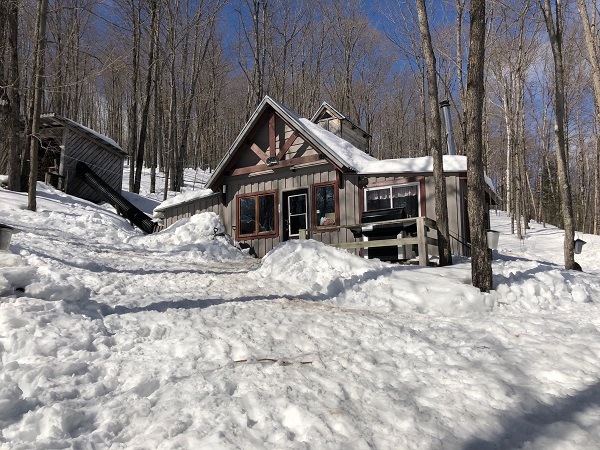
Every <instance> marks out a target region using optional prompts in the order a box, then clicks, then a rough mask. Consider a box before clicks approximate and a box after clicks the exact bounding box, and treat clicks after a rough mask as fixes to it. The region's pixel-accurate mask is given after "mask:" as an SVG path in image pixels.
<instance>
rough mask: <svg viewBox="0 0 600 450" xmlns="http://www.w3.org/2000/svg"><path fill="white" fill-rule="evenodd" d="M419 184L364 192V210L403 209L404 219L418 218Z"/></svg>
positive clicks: (400, 185) (386, 187) (372, 189)
mask: <svg viewBox="0 0 600 450" xmlns="http://www.w3.org/2000/svg"><path fill="white" fill-rule="evenodd" d="M419 205H420V203H419V183H407V184H399V185H396V186H385V187H380V188H371V189H366V190H365V207H366V208H365V210H366V211H372V210H375V209H390V208H404V213H405V214H406V217H418V216H420V215H421V214H420V207H419Z"/></svg>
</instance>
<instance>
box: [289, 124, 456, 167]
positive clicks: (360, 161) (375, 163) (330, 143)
mask: <svg viewBox="0 0 600 450" xmlns="http://www.w3.org/2000/svg"><path fill="white" fill-rule="evenodd" d="M300 121H301V123H302V124H303V125H304V126H305V127H306V128H307V129H308V130H309V131H310V132H311V133H312V134H314V135H316V136H317V137H318V138H319V139H320V140H321V141H322V142H323V143H324V144H325V145H327V147H328V148H329V149H330V150H331V152H332V153H335V154H336V155H337V157H338V158H339V159H340V160H341V161H343V162H345V163H346V165H347V166H348V167H350V168H352V169H354V170H355V171H356V172H358V173H359V174H362V175H370V174H379V173H426V172H433V158H432V157H431V156H423V157H420V158H399V159H383V160H380V159H377V158H374V157H372V156H370V155H367V154H366V153H365V152H364V151H362V150H360V149H358V148H356V147H355V146H353V145H352V144H350V143H349V142H347V141H345V140H344V139H342V138H341V137H339V136H336V135H335V134H333V133H331V132H329V131H327V130H326V129H324V128H322V127H320V126H319V125H315V124H314V123H312V122H311V121H310V120H308V119H300ZM466 170H467V157H466V156H461V155H444V171H446V172H466Z"/></svg>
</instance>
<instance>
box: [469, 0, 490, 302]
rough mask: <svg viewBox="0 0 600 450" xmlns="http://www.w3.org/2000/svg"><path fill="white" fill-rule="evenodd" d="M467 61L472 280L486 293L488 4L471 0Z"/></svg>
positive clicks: (488, 277)
mask: <svg viewBox="0 0 600 450" xmlns="http://www.w3.org/2000/svg"><path fill="white" fill-rule="evenodd" d="M470 15H471V23H470V31H469V35H470V42H469V56H468V58H467V87H466V93H465V105H464V107H465V117H466V130H467V136H466V137H467V146H466V147H467V191H468V192H467V202H468V210H469V228H470V230H471V277H472V283H473V286H475V287H477V288H479V289H480V290H481V291H482V292H489V291H490V289H492V287H493V284H492V264H491V258H490V252H489V250H488V248H487V239H486V217H487V215H488V214H489V212H488V210H487V207H486V201H485V179H484V167H483V130H482V113H483V101H484V98H485V97H484V61H485V0H471V6H470Z"/></svg>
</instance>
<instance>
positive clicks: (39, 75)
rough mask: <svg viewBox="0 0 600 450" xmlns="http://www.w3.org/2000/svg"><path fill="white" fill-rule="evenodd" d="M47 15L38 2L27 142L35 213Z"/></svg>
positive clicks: (45, 7) (44, 3)
mask: <svg viewBox="0 0 600 450" xmlns="http://www.w3.org/2000/svg"><path fill="white" fill-rule="evenodd" d="M47 15H48V0H39V1H38V10H37V23H36V45H35V64H34V71H33V74H34V77H35V80H34V94H33V95H34V97H33V117H32V125H31V136H30V141H29V191H28V202H27V209H29V210H30V211H35V210H36V208H37V205H36V183H37V177H38V167H37V166H38V149H39V135H38V131H39V126H40V113H41V107H42V96H43V91H42V86H43V77H44V60H45V54H46V17H47Z"/></svg>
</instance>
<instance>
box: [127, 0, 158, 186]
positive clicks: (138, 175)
mask: <svg viewBox="0 0 600 450" xmlns="http://www.w3.org/2000/svg"><path fill="white" fill-rule="evenodd" d="M150 8H151V15H152V18H151V19H150V34H151V36H150V53H149V55H148V69H147V73H146V92H145V96H144V106H143V108H142V123H141V124H140V139H139V142H138V148H137V156H136V158H135V178H134V183H133V192H135V193H136V194H139V193H140V184H141V182H142V169H143V167H144V148H145V145H146V134H147V128H148V112H149V111H150V100H151V98H152V73H153V71H154V64H155V61H154V59H155V55H154V44H155V35H157V34H158V20H157V16H158V0H153V1H152V2H151V4H150ZM131 169H133V167H131V168H130V170H131Z"/></svg>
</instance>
